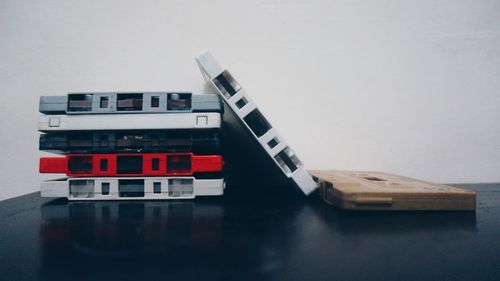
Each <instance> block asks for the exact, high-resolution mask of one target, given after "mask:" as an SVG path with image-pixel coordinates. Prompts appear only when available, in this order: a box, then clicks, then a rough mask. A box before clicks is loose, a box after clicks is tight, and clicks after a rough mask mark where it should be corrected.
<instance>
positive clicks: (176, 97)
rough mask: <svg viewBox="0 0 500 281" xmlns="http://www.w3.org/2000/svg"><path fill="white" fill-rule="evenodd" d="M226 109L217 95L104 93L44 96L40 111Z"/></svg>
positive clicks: (62, 112) (192, 110)
mask: <svg viewBox="0 0 500 281" xmlns="http://www.w3.org/2000/svg"><path fill="white" fill-rule="evenodd" d="M223 108H224V107H223V106H222V102H221V100H220V98H219V97H218V96H217V95H193V94H191V93H183V92H135V93H115V92H110V93H106V92H102V93H69V94H68V95H67V96H42V97H40V107H39V111H40V112H41V113H44V114H105V113H170V112H219V113H222V111H223Z"/></svg>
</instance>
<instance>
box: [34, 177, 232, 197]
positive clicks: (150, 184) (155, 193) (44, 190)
mask: <svg viewBox="0 0 500 281" xmlns="http://www.w3.org/2000/svg"><path fill="white" fill-rule="evenodd" d="M40 192H41V196H42V197H56V198H58V197H59V198H68V199H69V200H144V199H147V200H155V199H156V200H165V199H192V198H195V197H196V196H220V195H223V193H224V180H223V179H199V178H195V177H145V178H142V177H118V178H108V177H88V178H67V179H59V180H50V181H44V182H42V183H41V185H40Z"/></svg>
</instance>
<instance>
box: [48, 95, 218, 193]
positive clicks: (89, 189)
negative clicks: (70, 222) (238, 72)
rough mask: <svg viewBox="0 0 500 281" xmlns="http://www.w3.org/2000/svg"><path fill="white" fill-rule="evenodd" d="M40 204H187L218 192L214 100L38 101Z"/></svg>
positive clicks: (84, 98)
mask: <svg viewBox="0 0 500 281" xmlns="http://www.w3.org/2000/svg"><path fill="white" fill-rule="evenodd" d="M39 111H40V112H41V113H42V114H43V115H41V116H40V120H39V131H40V132H42V134H41V135H40V150H42V151H46V152H52V153H56V154H61V155H60V156H58V157H41V158H40V167H39V168H40V173H57V174H66V176H67V178H63V179H56V180H49V181H45V182H42V184H41V195H42V196H43V197H66V198H68V199H69V200H122V199H125V200H134V199H148V200H149V199H189V198H194V197H196V196H217V195H222V194H223V192H224V179H223V174H222V172H223V159H222V155H221V143H220V130H221V125H222V114H223V105H222V101H221V99H220V98H219V97H218V96H217V95H195V94H192V93H184V92H140V93H70V94H68V95H66V96H42V97H41V98H40V108H39Z"/></svg>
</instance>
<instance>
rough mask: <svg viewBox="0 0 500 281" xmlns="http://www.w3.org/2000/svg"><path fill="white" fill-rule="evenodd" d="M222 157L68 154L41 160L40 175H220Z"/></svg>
mask: <svg viewBox="0 0 500 281" xmlns="http://www.w3.org/2000/svg"><path fill="white" fill-rule="evenodd" d="M223 165H224V162H223V160H222V156H221V155H193V154H192V153H124V154H68V155H66V156H64V157H41V158H40V173H64V174H66V175H68V176H79V177H82V176H83V177H85V176H89V177H99V176H107V177H115V176H130V177H140V176H190V175H192V174H193V173H207V172H208V173H210V172H222V168H223Z"/></svg>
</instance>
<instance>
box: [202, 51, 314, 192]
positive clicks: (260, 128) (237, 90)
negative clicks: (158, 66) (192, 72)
mask: <svg viewBox="0 0 500 281" xmlns="http://www.w3.org/2000/svg"><path fill="white" fill-rule="evenodd" d="M196 62H197V63H198V66H199V67H200V70H201V72H202V74H203V76H204V77H205V79H206V80H207V81H209V83H210V84H211V85H212V86H213V87H214V89H215V90H216V91H217V92H218V94H219V95H220V96H221V97H222V98H223V100H224V101H225V102H226V103H227V105H228V106H229V107H230V108H231V109H232V111H234V113H235V114H236V115H237V116H238V117H239V119H240V120H241V122H242V123H243V124H244V126H245V127H246V128H247V129H248V131H249V132H250V134H251V135H252V136H253V137H254V138H255V139H256V140H257V141H258V143H259V144H260V146H261V147H262V148H263V149H264V150H265V151H266V153H267V154H268V155H269V156H270V157H271V159H272V160H273V161H274V163H275V164H276V165H277V166H278V167H279V168H280V169H281V171H282V172H283V174H285V175H286V176H287V177H288V178H289V179H291V180H292V181H293V182H294V183H295V185H297V186H298V187H299V188H300V189H301V190H302V191H303V192H304V193H305V194H309V193H311V192H312V191H314V190H315V189H316V188H317V184H316V183H315V182H314V181H313V180H312V178H311V176H310V175H309V174H308V173H307V171H306V170H305V169H304V165H303V164H302V162H301V161H300V160H299V158H298V157H297V155H295V153H294V152H293V150H292V149H291V148H290V146H289V145H288V144H287V143H286V141H285V140H284V139H283V137H281V136H280V135H279V134H278V132H277V131H276V129H275V128H273V127H272V126H271V124H270V123H269V122H268V120H267V119H266V118H265V117H264V115H263V114H262V112H261V111H260V110H259V109H258V108H257V105H256V104H255V103H254V102H253V101H252V100H251V99H250V97H249V96H248V94H247V93H246V92H245V90H244V89H243V88H242V87H241V85H240V84H239V83H238V82H237V81H236V80H235V79H234V78H233V76H232V75H231V74H230V73H229V71H227V70H224V69H223V68H222V67H220V66H219V64H218V63H217V62H216V60H215V58H214V57H213V56H212V55H211V54H210V53H209V52H206V53H203V54H202V55H200V56H198V57H197V58H196Z"/></svg>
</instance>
